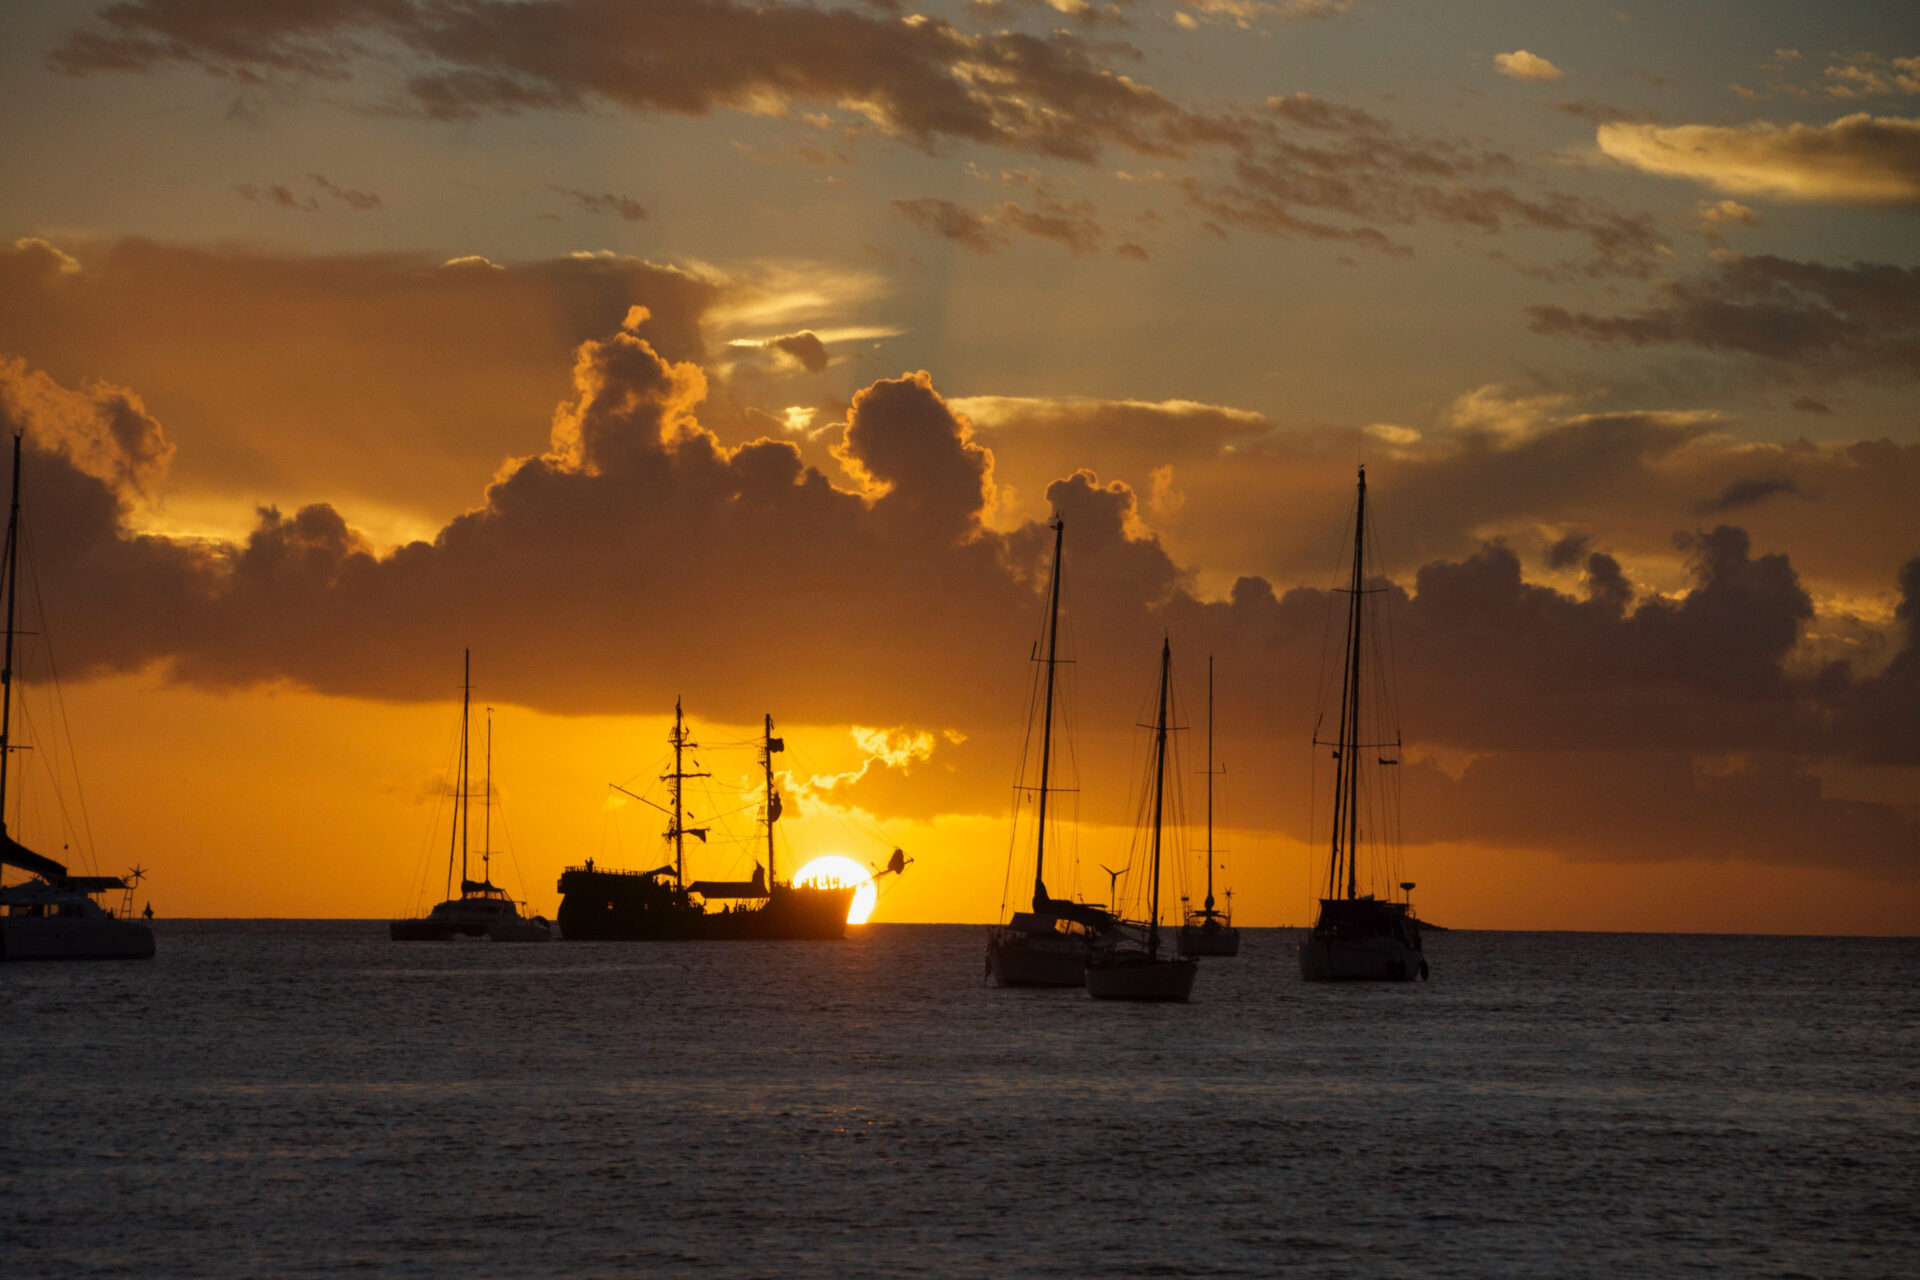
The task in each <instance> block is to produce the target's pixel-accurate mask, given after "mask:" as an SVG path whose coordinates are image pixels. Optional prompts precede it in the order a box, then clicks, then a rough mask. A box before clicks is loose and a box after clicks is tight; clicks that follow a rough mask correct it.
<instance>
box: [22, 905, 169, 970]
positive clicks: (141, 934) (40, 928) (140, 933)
mask: <svg viewBox="0 0 1920 1280" xmlns="http://www.w3.org/2000/svg"><path fill="white" fill-rule="evenodd" d="M152 958H153V930H152V929H150V928H148V927H147V926H146V925H145V924H143V923H141V922H140V921H138V920H117V919H113V918H111V917H107V918H104V919H90V918H88V917H85V916H0V960H150V959H152Z"/></svg>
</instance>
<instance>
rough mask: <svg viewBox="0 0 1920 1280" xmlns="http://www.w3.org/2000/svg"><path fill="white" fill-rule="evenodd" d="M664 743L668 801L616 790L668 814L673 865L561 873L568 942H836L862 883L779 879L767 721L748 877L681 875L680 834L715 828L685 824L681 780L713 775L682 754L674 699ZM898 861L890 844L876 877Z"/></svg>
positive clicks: (703, 835) (893, 870)
mask: <svg viewBox="0 0 1920 1280" xmlns="http://www.w3.org/2000/svg"><path fill="white" fill-rule="evenodd" d="M667 740H668V744H669V746H670V747H671V748H672V757H671V759H672V764H671V766H670V769H669V771H668V772H667V773H664V774H662V775H661V776H660V781H662V782H664V783H666V785H667V800H668V803H667V804H665V805H661V804H656V803H655V802H654V801H652V800H649V799H648V798H647V797H646V796H644V795H639V794H637V793H635V792H631V791H627V790H626V788H624V787H616V790H619V791H621V792H623V793H624V794H626V795H628V796H630V797H632V798H634V799H637V800H639V801H641V802H642V803H644V804H647V805H651V806H652V807H654V808H656V809H659V810H660V811H661V812H662V813H663V814H665V815H666V817H667V819H668V825H667V829H666V831H665V833H664V835H663V837H662V838H663V840H664V841H665V843H666V846H667V847H668V848H669V849H670V850H671V851H672V861H671V862H667V863H665V864H663V865H661V866H657V867H654V868H653V869H651V870H648V871H623V870H616V869H612V868H608V867H596V866H594V864H593V862H592V860H591V859H589V860H588V861H587V862H586V863H585V864H584V865H581V866H577V867H568V868H567V869H566V870H564V871H563V872H561V874H560V893H561V895H562V896H561V899H560V931H561V933H562V934H564V935H565V936H566V937H567V938H569V939H573V940H586V941H613V942H650V941H671V940H703V939H705V940H714V941H727V940H758V941H830V940H835V939H839V938H844V937H845V936H846V933H847V914H848V910H849V908H850V907H851V906H852V905H853V898H854V894H855V893H856V892H857V891H858V889H859V887H860V886H858V885H853V884H820V883H813V884H795V883H792V882H791V881H782V880H781V879H780V876H779V863H778V861H777V851H778V841H777V839H776V832H777V830H778V824H779V821H780V814H781V810H782V808H783V805H782V802H781V799H780V791H779V787H778V785H777V784H776V782H775V778H774V772H773V758H774V756H775V755H777V754H778V753H780V752H782V751H784V750H786V742H785V741H784V740H783V739H781V738H778V737H776V736H774V732H773V717H772V716H771V715H768V716H767V717H766V719H765V723H764V732H763V733H762V735H761V737H760V740H759V743H758V746H759V749H760V768H761V776H762V786H763V803H764V807H763V809H762V815H763V816H762V818H761V821H762V822H763V823H764V825H765V828H766V829H765V833H764V834H765V840H766V843H765V846H764V849H763V852H764V853H765V855H766V862H765V864H764V865H762V864H761V863H760V862H759V861H758V860H757V859H756V860H755V863H754V868H753V874H752V876H751V877H750V878H748V879H746V880H711V879H698V880H690V879H688V877H687V840H688V838H689V837H692V838H693V839H694V840H696V841H698V842H699V843H700V844H701V845H703V846H704V845H706V844H707V843H708V837H709V836H710V835H711V834H713V833H712V830H711V828H709V827H705V826H698V827H696V826H689V825H688V819H689V818H690V817H691V815H690V814H689V813H688V812H687V807H686V793H685V788H686V784H687V783H688V782H689V781H692V780H693V779H696V778H705V777H709V776H711V775H710V774H708V773H706V772H704V771H702V770H701V769H700V767H699V763H698V761H697V760H693V759H692V758H691V756H690V753H691V752H692V751H694V750H695V749H697V747H698V746H699V744H698V743H696V742H695V741H694V740H693V735H692V732H691V730H690V729H689V728H688V726H687V721H686V715H685V713H684V712H683V711H682V709H681V705H680V702H679V700H678V699H675V701H674V704H673V729H672V731H671V733H669V735H668V739H667ZM689 764H691V765H692V768H691V769H690V768H689V767H688V766H689ZM906 863H907V858H906V855H905V854H903V853H902V852H901V851H900V850H898V849H896V850H894V853H893V860H892V861H891V862H889V863H888V864H887V868H886V870H885V871H882V872H881V873H880V874H881V875H888V874H892V875H898V874H899V873H900V872H901V871H903V870H904V869H905V867H906ZM876 878H877V877H876Z"/></svg>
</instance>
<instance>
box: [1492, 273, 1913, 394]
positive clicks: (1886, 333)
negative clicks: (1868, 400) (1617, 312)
mask: <svg viewBox="0 0 1920 1280" xmlns="http://www.w3.org/2000/svg"><path fill="white" fill-rule="evenodd" d="M1654 296H1655V301H1654V303H1653V304H1652V305H1650V306H1648V307H1646V308H1644V309H1643V310H1641V311H1639V312H1636V313H1632V314H1629V315H1622V316H1596V315H1592V314H1589V313H1584V312H1569V311H1567V310H1565V309H1564V308H1561V307H1557V306H1535V307H1529V308H1528V309H1527V314H1528V316H1529V317H1530V318H1531V319H1530V325H1531V327H1532V329H1533V330H1534V332H1536V333H1545V334H1565V335H1570V336H1578V337H1583V338H1587V339H1590V340H1592V341H1595V342H1603V343H1619V344H1624V345H1628V346H1636V347H1643V346H1665V345H1690V346H1697V347H1701V348H1703V349H1707V350H1714V351H1727V352H1735V353H1739V354H1741V355H1745V356H1750V357H1753V358H1755V359H1757V360H1761V361H1764V362H1766V363H1767V364H1769V365H1772V366H1774V367H1776V368H1778V369H1781V370H1792V371H1797V372H1804V373H1815V374H1821V375H1824V376H1842V375H1874V376H1878V377H1885V378H1893V379H1910V378H1914V377H1920V269H1910V268H1904V267H1898V266H1889V265H1885V264H1879V263H1855V264H1854V265H1852V266H1850V267H1833V266H1826V265H1824V264H1820V263H1812V262H1794V261H1791V260H1788V259H1785V258H1777V257H1772V256H1768V255H1759V256H1747V257H1742V256H1736V255H1722V256H1721V257H1720V260H1719V261H1718V263H1717V264H1716V266H1715V267H1714V269H1713V270H1712V271H1711V272H1709V273H1708V274H1707V275H1704V276H1701V277H1698V278H1696V279H1693V280H1678V281H1666V282H1663V283H1661V284H1660V285H1659V286H1657V287H1656V289H1655V295H1654Z"/></svg>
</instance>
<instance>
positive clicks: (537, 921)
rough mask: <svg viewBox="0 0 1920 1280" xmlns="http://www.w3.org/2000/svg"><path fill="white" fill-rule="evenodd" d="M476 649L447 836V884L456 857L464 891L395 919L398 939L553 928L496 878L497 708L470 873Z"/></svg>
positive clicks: (517, 935)
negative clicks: (480, 830) (524, 909)
mask: <svg viewBox="0 0 1920 1280" xmlns="http://www.w3.org/2000/svg"><path fill="white" fill-rule="evenodd" d="M472 706H473V651H472V650H470V649H469V650H467V651H466V654H465V657H464V659H463V665H462V668H461V680H460V764H459V767H458V769H457V771H456V773H455V780H454V801H453V825H452V830H451V831H449V832H448V835H447V881H448V885H447V887H448V888H449V889H451V888H452V887H453V885H452V881H453V867H454V861H455V859H456V857H457V858H458V860H459V865H460V893H459V896H458V897H454V896H451V895H449V896H448V898H447V899H446V901H444V902H441V903H439V904H438V905H436V906H435V907H434V908H433V910H431V911H429V912H427V914H426V915H424V916H414V917H411V918H408V919H403V920H394V921H391V922H390V923H389V924H388V925H387V936H388V937H390V938H392V939H393V940H394V941H395V942H447V941H451V940H452V939H454V938H491V939H493V940H494V941H495V942H545V941H547V940H548V939H549V938H551V937H552V936H553V929H552V926H550V925H549V924H548V923H547V922H546V920H544V919H543V918H541V917H539V916H525V915H522V914H521V913H520V904H519V903H517V902H515V901H514V900H513V897H512V895H511V894H509V893H508V892H507V891H506V890H505V889H502V888H501V887H500V886H498V885H496V884H495V883H494V882H493V712H492V711H491V710H489V711H488V712H487V802H486V806H485V814H486V817H485V818H484V820H483V821H484V825H485V831H484V834H483V835H482V837H481V852H480V878H479V879H478V880H474V879H472V878H471V877H470V875H469V866H470V863H469V853H468V850H469V848H470V844H469V838H470V832H469V827H470V825H471V819H472V816H473V787H472V783H471V779H470V778H469V776H468V767H467V766H468V761H469V751H468V738H469V730H470V729H471V727H472V724H473V711H472Z"/></svg>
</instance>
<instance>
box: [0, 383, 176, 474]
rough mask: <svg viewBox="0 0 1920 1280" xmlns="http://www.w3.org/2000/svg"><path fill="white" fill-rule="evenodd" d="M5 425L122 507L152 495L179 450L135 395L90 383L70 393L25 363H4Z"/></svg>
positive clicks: (0, 390)
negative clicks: (99, 487)
mask: <svg viewBox="0 0 1920 1280" xmlns="http://www.w3.org/2000/svg"><path fill="white" fill-rule="evenodd" d="M0 422H4V423H5V424H6V425H7V426H8V427H10V428H11V429H13V430H17V431H23V432H25V433H26V434H27V435H28V436H29V437H30V438H31V439H32V440H33V441H34V443H35V445H36V446H37V447H38V448H39V449H40V450H41V451H43V452H47V453H52V454H56V455H58V456H59V457H60V458H62V459H63V460H65V461H66V463H67V464H68V465H70V466H71V467H72V468H73V469H74V470H75V471H77V472H79V473H80V474H81V475H84V476H89V477H91V478H93V479H95V480H98V481H100V482H101V483H102V484H104V485H105V486H106V487H107V489H108V490H109V491H111V492H112V493H113V495H114V496H115V499H116V502H117V504H118V505H120V506H121V507H125V506H126V505H128V504H129V503H130V502H132V501H133V500H135V499H143V498H148V497H151V496H153V495H155V494H156V493H157V492H158V490H159V488H160V485H161V483H162V482H163V481H164V480H165V478H166V474H167V467H168V465H169V464H170V463H171V462H172V461H173V455H174V451H175V450H174V445H173V442H172V441H170V440H168V439H167V436H166V432H164V431H163V430H161V428H160V423H159V422H158V421H157V420H156V419H155V418H154V417H153V415H152V414H150V413H148V412H147V407H146V405H145V404H144V403H143V402H142V401H141V399H140V397H139V396H138V395H135V394H134V393H133V392H132V391H129V390H128V389H127V388H125V387H116V386H112V385H109V384H107V383H104V382H98V381H95V382H91V383H88V384H87V385H86V386H84V387H82V388H81V389H80V390H78V391H70V390H68V389H67V388H65V387H63V386H61V385H60V384H59V383H57V382H55V381H54V380H53V379H52V378H49V377H48V376H47V375H46V374H45V373H43V372H40V371H38V370H30V369H28V368H27V364H26V361H24V360H15V359H9V358H7V357H4V356H0Z"/></svg>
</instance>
